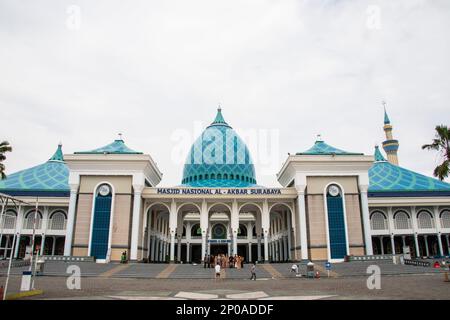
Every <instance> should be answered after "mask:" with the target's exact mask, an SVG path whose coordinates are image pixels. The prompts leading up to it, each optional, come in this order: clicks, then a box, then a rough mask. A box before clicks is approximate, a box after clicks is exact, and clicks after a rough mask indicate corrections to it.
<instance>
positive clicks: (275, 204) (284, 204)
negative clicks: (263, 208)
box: [269, 202, 293, 213]
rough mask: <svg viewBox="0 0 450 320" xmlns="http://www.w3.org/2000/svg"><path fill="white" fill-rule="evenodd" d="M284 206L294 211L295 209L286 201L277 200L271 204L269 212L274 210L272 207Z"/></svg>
mask: <svg viewBox="0 0 450 320" xmlns="http://www.w3.org/2000/svg"><path fill="white" fill-rule="evenodd" d="M278 205H279V206H283V207H286V208H287V209H289V211H290V212H291V213H292V212H293V209H292V208H291V207H290V206H289V205H288V204H287V203H286V202H275V203H274V204H272V205H271V206H269V212H271V211H272V209H273V208H274V207H275V206H278Z"/></svg>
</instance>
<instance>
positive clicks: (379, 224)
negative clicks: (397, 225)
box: [370, 211, 388, 230]
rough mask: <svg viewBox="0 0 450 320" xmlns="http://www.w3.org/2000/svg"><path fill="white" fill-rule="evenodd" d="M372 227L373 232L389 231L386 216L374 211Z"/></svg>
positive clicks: (371, 219) (371, 216)
mask: <svg viewBox="0 0 450 320" xmlns="http://www.w3.org/2000/svg"><path fill="white" fill-rule="evenodd" d="M370 227H371V229H372V230H387V229H388V226H387V219H386V215H385V214H384V213H383V212H381V211H373V212H372V214H371V215H370Z"/></svg>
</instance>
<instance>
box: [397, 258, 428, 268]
mask: <svg viewBox="0 0 450 320" xmlns="http://www.w3.org/2000/svg"><path fill="white" fill-rule="evenodd" d="M403 263H404V264H406V265H410V266H416V267H429V266H430V265H431V263H430V262H428V261H422V260H410V259H403Z"/></svg>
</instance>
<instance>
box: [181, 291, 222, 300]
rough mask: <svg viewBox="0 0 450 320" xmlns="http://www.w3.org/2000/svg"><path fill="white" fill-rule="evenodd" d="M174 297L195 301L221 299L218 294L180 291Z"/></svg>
mask: <svg viewBox="0 0 450 320" xmlns="http://www.w3.org/2000/svg"><path fill="white" fill-rule="evenodd" d="M174 297H175V298H185V299H193V300H207V299H217V298H219V296H218V295H217V294H208V293H198V292H186V291H180V292H178V293H177V294H176V295H175V296H174Z"/></svg>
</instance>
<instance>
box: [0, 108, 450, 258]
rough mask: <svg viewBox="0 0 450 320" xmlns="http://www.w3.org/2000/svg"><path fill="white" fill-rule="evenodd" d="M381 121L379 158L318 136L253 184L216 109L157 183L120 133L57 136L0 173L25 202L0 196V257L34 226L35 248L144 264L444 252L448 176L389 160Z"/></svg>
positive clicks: (391, 147) (27, 238)
mask: <svg viewBox="0 0 450 320" xmlns="http://www.w3.org/2000/svg"><path fill="white" fill-rule="evenodd" d="M384 131H385V134H386V141H385V142H383V144H382V147H383V149H384V152H385V153H386V157H385V156H384V155H383V151H382V150H381V149H380V148H378V147H376V148H375V151H374V155H364V154H362V153H357V152H348V151H344V150H341V149H338V148H335V147H333V146H330V145H329V144H327V143H326V142H325V141H322V140H321V139H318V140H317V141H316V142H315V143H314V145H313V146H312V147H311V148H310V149H308V150H306V151H303V152H298V153H296V154H290V155H289V156H288V157H287V159H286V160H285V162H284V164H283V165H282V167H281V168H280V170H279V172H278V174H277V180H278V181H279V183H280V186H279V187H274V188H267V187H263V186H261V185H259V184H258V183H257V176H256V172H255V168H254V165H253V161H252V158H251V154H250V152H249V149H248V148H247V146H246V145H245V143H244V142H243V140H242V139H241V138H240V137H239V136H238V135H237V134H236V132H235V131H234V130H233V128H232V127H231V126H230V125H229V124H228V123H227V122H226V121H225V119H224V117H223V115H222V111H221V110H220V108H219V110H218V111H217V115H216V118H215V119H214V121H213V122H212V123H211V125H209V126H208V127H207V128H205V130H204V131H203V133H202V134H201V136H200V137H199V138H198V139H197V140H196V141H195V142H194V144H193V145H192V147H191V149H190V151H189V154H188V156H187V159H186V163H185V165H184V168H183V176H182V179H181V183H180V185H178V186H174V187H171V188H165V187H159V186H158V185H159V183H160V181H161V179H162V173H161V172H160V170H159V169H158V166H157V165H156V163H155V162H154V160H153V159H152V157H151V156H150V155H148V154H144V153H142V152H138V151H135V150H133V149H131V148H129V147H128V146H127V145H126V144H125V142H124V141H123V139H121V138H120V139H117V140H115V141H113V142H112V143H110V144H108V145H106V146H104V147H100V148H97V149H93V150H88V151H79V152H74V153H73V154H65V155H64V154H63V152H62V146H61V145H59V146H58V148H57V150H56V152H55V154H54V155H53V156H52V157H51V158H50V159H49V160H48V161H47V162H45V163H42V164H40V165H37V166H35V167H32V168H28V169H25V170H22V171H19V172H17V173H13V174H10V175H8V177H7V178H6V179H5V180H2V181H0V193H3V194H8V195H11V196H14V197H16V198H18V199H21V200H23V201H25V203H24V204H19V205H16V204H12V203H3V204H2V211H1V214H2V216H1V218H0V257H9V256H10V255H12V256H13V257H15V258H24V257H25V255H26V252H27V247H28V248H29V247H30V244H31V242H32V241H31V240H32V237H33V234H34V237H35V240H36V241H35V250H39V252H40V254H41V255H52V256H58V255H60V256H78V257H94V259H95V260H96V261H97V262H110V261H117V260H120V257H121V254H122V253H123V252H124V251H126V252H127V256H128V258H129V259H130V260H131V261H140V262H149V263H153V262H184V263H190V262H200V261H202V260H203V258H204V257H205V255H208V254H213V255H215V254H219V253H224V254H228V255H235V254H238V255H240V256H243V257H244V258H245V260H246V261H248V262H254V261H259V262H281V261H300V260H312V261H318V260H328V261H332V262H341V261H344V260H345V259H346V258H347V257H348V256H352V255H353V256H365V255H368V256H371V255H386V254H393V253H395V254H399V253H403V252H406V251H409V252H410V254H411V255H412V257H424V256H427V257H430V256H433V257H434V256H444V255H447V256H448V255H449V248H450V245H449V235H450V184H447V183H445V182H442V181H439V180H436V179H433V178H431V177H427V176H424V175H421V174H419V173H416V172H413V171H411V170H408V169H406V168H403V167H401V166H400V165H399V159H398V154H397V153H398V149H399V142H398V141H397V140H395V139H394V136H393V127H392V125H391V122H390V119H389V117H388V115H387V113H386V112H385V119H384ZM36 203H37V211H36ZM33 230H34V231H33ZM14 237H16V239H17V242H16V243H17V245H15V246H13V242H14Z"/></svg>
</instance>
